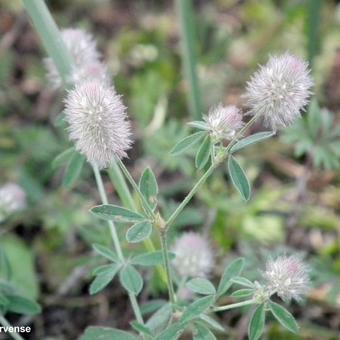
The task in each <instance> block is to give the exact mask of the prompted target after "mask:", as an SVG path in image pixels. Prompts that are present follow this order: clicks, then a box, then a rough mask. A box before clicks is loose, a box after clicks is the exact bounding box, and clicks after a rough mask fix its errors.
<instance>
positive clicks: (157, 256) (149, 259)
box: [131, 251, 163, 266]
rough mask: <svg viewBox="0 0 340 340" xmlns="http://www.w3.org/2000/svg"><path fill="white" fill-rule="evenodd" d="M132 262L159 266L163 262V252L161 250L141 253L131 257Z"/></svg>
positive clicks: (140, 264)
mask: <svg viewBox="0 0 340 340" xmlns="http://www.w3.org/2000/svg"><path fill="white" fill-rule="evenodd" d="M131 263H132V264H135V265H139V266H158V265H161V264H163V254H162V252H161V251H154V252H152V253H144V254H139V255H137V256H134V257H133V258H132V259H131Z"/></svg>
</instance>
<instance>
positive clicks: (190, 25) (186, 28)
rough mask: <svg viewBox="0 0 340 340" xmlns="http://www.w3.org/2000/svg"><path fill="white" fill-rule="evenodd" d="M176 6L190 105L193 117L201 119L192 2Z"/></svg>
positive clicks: (179, 3)
mask: <svg viewBox="0 0 340 340" xmlns="http://www.w3.org/2000/svg"><path fill="white" fill-rule="evenodd" d="M176 6H177V11H178V16H179V21H180V34H181V48H182V63H183V71H184V76H185V78H186V81H187V85H188V87H189V91H188V95H187V97H188V103H189V107H190V111H191V115H192V117H193V118H194V119H200V118H201V115H202V112H201V111H202V103H201V98H202V96H201V91H200V87H199V81H198V76H197V56H196V50H195V47H196V46H195V40H196V36H195V23H194V10H193V5H192V0H177V1H176Z"/></svg>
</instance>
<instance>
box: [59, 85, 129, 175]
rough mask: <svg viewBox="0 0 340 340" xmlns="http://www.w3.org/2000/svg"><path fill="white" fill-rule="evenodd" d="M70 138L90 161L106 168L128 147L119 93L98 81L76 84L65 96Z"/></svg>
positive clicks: (126, 129) (124, 108)
mask: <svg viewBox="0 0 340 340" xmlns="http://www.w3.org/2000/svg"><path fill="white" fill-rule="evenodd" d="M65 117H66V120H67V122H68V124H69V133H70V139H71V140H73V141H74V142H75V146H76V149H77V150H78V151H79V152H80V153H82V154H84V155H85V156H86V158H87V160H88V161H89V162H90V163H91V164H96V165H97V166H98V167H99V168H101V169H102V168H106V167H109V166H110V165H111V164H112V163H113V162H114V161H115V157H118V158H123V157H126V155H127V154H126V151H127V150H128V149H129V148H130V147H131V144H132V140H131V138H130V137H131V132H130V122H129V121H128V120H127V114H126V107H125V106H124V105H123V103H122V100H121V96H120V95H118V94H117V93H116V91H115V90H114V88H113V87H107V86H105V85H103V84H102V83H101V82H99V81H87V82H85V83H81V84H77V85H76V86H75V88H74V89H72V90H71V91H69V92H68V95H67V97H66V99H65Z"/></svg>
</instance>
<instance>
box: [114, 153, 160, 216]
mask: <svg viewBox="0 0 340 340" xmlns="http://www.w3.org/2000/svg"><path fill="white" fill-rule="evenodd" d="M117 163H118V165H119V167H120V169H121V170H122V172H123V173H124V175H125V177H126V179H127V180H128V181H129V183H130V184H131V186H132V187H133V188H134V190H135V191H136V192H137V194H138V196H139V198H140V200H141V201H142V206H143V208H144V210H145V212H146V213H147V214H148V215H149V217H150V218H152V219H155V217H156V216H155V213H154V212H153V211H152V209H151V208H150V206H149V204H148V202H147V201H146V199H145V197H144V195H143V194H142V193H141V191H140V189H139V186H138V184H137V183H136V182H135V180H134V179H133V177H132V176H131V174H130V172H129V170H128V169H127V168H126V166H125V164H124V163H123V162H122V161H121V160H120V159H117Z"/></svg>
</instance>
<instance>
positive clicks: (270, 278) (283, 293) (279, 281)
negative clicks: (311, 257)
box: [262, 255, 310, 301]
mask: <svg viewBox="0 0 340 340" xmlns="http://www.w3.org/2000/svg"><path fill="white" fill-rule="evenodd" d="M262 274H263V277H264V279H265V280H266V285H267V288H268V290H269V291H270V292H271V294H275V293H276V294H277V295H278V296H279V297H280V298H281V299H282V300H284V301H290V300H291V299H295V300H297V301H299V300H301V297H302V296H303V295H305V294H307V293H308V290H309V287H310V281H309V268H308V267H307V266H306V265H305V263H304V262H303V261H302V260H301V259H300V258H299V257H297V256H295V255H291V256H279V257H278V258H276V259H275V260H273V259H270V260H268V261H267V263H266V270H265V272H264V273H262Z"/></svg>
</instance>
